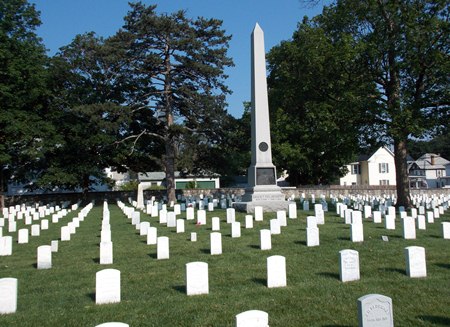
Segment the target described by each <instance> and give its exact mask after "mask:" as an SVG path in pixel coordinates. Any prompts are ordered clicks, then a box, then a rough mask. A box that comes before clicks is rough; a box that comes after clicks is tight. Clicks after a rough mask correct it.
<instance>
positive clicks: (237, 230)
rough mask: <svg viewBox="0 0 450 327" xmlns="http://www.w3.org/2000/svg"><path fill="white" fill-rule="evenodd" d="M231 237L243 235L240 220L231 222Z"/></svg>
mask: <svg viewBox="0 0 450 327" xmlns="http://www.w3.org/2000/svg"><path fill="white" fill-rule="evenodd" d="M231 237H233V238H237V237H241V223H240V222H238V221H235V222H234V223H231Z"/></svg>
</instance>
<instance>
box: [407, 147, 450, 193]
mask: <svg viewBox="0 0 450 327" xmlns="http://www.w3.org/2000/svg"><path fill="white" fill-rule="evenodd" d="M408 174H409V183H410V187H411V188H440V187H450V161H448V160H447V159H444V158H442V157H441V156H440V155H438V154H434V153H425V154H424V155H422V156H421V157H420V158H418V159H417V160H415V161H413V162H411V163H410V164H409V166H408Z"/></svg>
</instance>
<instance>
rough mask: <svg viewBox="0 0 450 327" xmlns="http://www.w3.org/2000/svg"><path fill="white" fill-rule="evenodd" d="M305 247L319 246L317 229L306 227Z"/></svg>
mask: <svg viewBox="0 0 450 327" xmlns="http://www.w3.org/2000/svg"><path fill="white" fill-rule="evenodd" d="M306 246H319V229H318V228H317V227H306Z"/></svg>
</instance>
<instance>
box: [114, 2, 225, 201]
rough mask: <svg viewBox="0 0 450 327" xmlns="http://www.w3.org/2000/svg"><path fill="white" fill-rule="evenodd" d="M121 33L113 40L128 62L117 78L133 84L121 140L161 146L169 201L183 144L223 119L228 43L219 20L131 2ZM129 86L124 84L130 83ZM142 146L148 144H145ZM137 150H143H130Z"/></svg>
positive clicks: (207, 135)
mask: <svg viewBox="0 0 450 327" xmlns="http://www.w3.org/2000/svg"><path fill="white" fill-rule="evenodd" d="M130 6H131V10H130V12H129V13H128V15H127V16H126V17H125V25H124V28H123V30H121V31H120V32H118V33H117V35H116V36H115V38H114V39H115V42H116V44H117V46H118V47H120V46H119V45H121V47H122V49H125V51H126V56H127V62H128V64H127V65H126V66H124V67H123V71H122V73H123V76H124V79H125V80H126V79H127V78H128V80H129V81H131V80H132V83H133V84H134V85H135V87H134V89H133V90H132V92H130V93H129V94H128V98H127V100H128V102H129V104H130V110H131V114H132V117H131V118H132V120H133V124H134V126H133V127H134V128H133V130H132V131H131V132H132V133H130V134H128V135H126V137H124V140H127V141H129V140H133V142H136V143H134V144H135V145H138V143H139V140H140V139H141V138H143V137H148V138H149V139H150V140H151V141H150V142H151V143H154V144H155V145H156V144H160V145H162V146H164V155H163V166H164V170H165V172H166V183H167V192H168V199H169V200H170V201H172V200H176V199H175V183H174V178H175V175H174V174H175V169H176V168H177V157H178V151H177V150H178V149H180V148H182V145H181V144H182V142H183V140H185V139H187V138H188V137H187V136H189V138H191V139H192V138H197V139H199V140H204V141H203V142H204V143H206V144H208V143H209V140H211V139H212V138H213V137H214V135H215V133H216V131H218V130H219V129H220V125H221V123H222V122H223V121H224V117H226V111H225V106H226V104H225V95H226V94H227V93H229V90H228V89H227V87H226V86H225V84H224V79H225V78H226V77H227V76H226V75H225V74H224V68H225V67H227V66H230V65H232V61H231V59H230V58H228V57H227V48H228V41H229V40H230V37H229V36H227V35H226V34H225V32H224V30H222V29H221V25H222V22H221V21H219V20H216V19H205V18H201V17H199V18H197V19H190V18H187V17H186V14H185V12H184V11H178V12H176V13H173V14H157V13H156V6H145V5H143V4H142V3H141V2H137V3H131V4H130ZM132 83H131V82H130V84H132ZM146 143H148V142H146ZM135 148H136V150H137V151H144V150H142V149H139V147H138V146H136V147H135Z"/></svg>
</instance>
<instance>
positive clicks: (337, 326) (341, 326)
mask: <svg viewBox="0 0 450 327" xmlns="http://www.w3.org/2000/svg"><path fill="white" fill-rule="evenodd" d="M322 327H352V326H350V325H323V326H322Z"/></svg>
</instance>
